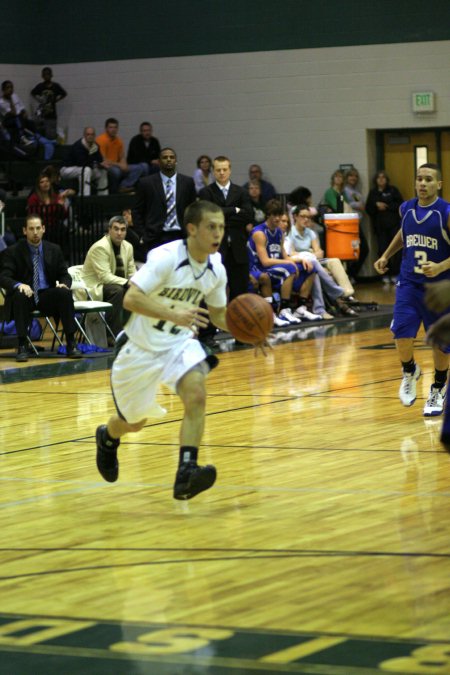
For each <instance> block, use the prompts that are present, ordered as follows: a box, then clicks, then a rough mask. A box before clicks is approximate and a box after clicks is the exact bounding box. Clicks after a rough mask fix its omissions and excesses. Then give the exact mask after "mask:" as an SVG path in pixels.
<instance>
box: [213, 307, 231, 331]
mask: <svg viewBox="0 0 450 675" xmlns="http://www.w3.org/2000/svg"><path fill="white" fill-rule="evenodd" d="M208 310H209V318H210V320H211V322H212V323H213V324H214V325H215V326H216V328H219V329H220V330H223V331H225V332H228V326H227V319H226V312H227V308H226V307H211V306H210V305H208Z"/></svg>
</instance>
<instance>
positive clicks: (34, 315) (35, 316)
mask: <svg viewBox="0 0 450 675" xmlns="http://www.w3.org/2000/svg"><path fill="white" fill-rule="evenodd" d="M0 293H1V295H2V296H3V297H4V298H5V297H6V293H5V290H4V289H3V288H0ZM31 319H32V320H33V319H44V320H45V324H44V326H42V330H41V335H40V337H39V340H42V339H43V337H44V333H45V329H46V327H47V326H48V327H49V328H50V330H51V332H52V333H53V342H52V350H53V348H54V346H55V342H58V343H59V345H62V344H63V343H62V341H61V338H60V337H59V335H58V324H56V325H53V323H52V321H51V319H50V317H48V316H46V315H45V314H44V313H43V312H41V311H40V310H39V309H35V310H33V312H32V313H31ZM1 324H2V327H1V333H3V326H4V320H2V322H1ZM30 330H31V324H30V328H29V331H30ZM27 340H28V344H29V346H30V347H31V349H32V350H33V352H34V353H35V354H36V356H39V350H38V349H37V348H36V346H35V345H34V343H33V340H32V339H31V335H30V332H28V334H27Z"/></svg>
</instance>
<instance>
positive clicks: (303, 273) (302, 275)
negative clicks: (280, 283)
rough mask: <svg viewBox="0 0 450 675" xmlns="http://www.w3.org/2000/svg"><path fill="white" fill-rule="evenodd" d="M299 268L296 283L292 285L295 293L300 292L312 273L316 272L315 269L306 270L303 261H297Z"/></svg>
mask: <svg viewBox="0 0 450 675" xmlns="http://www.w3.org/2000/svg"><path fill="white" fill-rule="evenodd" d="M296 265H297V269H298V277H297V278H296V279H294V285H293V287H292V290H293V291H294V293H298V292H299V290H300V289H301V287H302V286H303V284H304V283H305V281H306V280H307V278H308V277H309V276H311V274H315V272H314V270H313V269H312V270H311V272H308V270H305V268H304V267H303V265H302V263H296Z"/></svg>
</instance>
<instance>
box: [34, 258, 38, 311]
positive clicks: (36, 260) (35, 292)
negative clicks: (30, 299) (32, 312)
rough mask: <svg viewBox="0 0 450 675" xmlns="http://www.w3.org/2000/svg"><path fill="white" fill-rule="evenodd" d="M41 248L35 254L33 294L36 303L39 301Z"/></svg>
mask: <svg viewBox="0 0 450 675" xmlns="http://www.w3.org/2000/svg"><path fill="white" fill-rule="evenodd" d="M38 290H39V249H36V250H35V252H34V254H33V296H34V302H35V303H36V305H37V304H38V302H39V295H38Z"/></svg>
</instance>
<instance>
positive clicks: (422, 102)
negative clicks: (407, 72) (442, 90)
mask: <svg viewBox="0 0 450 675" xmlns="http://www.w3.org/2000/svg"><path fill="white" fill-rule="evenodd" d="M412 110H413V112H415V113H430V112H435V110H436V106H435V100H434V92H433V91H415V92H414V93H413V95H412Z"/></svg>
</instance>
